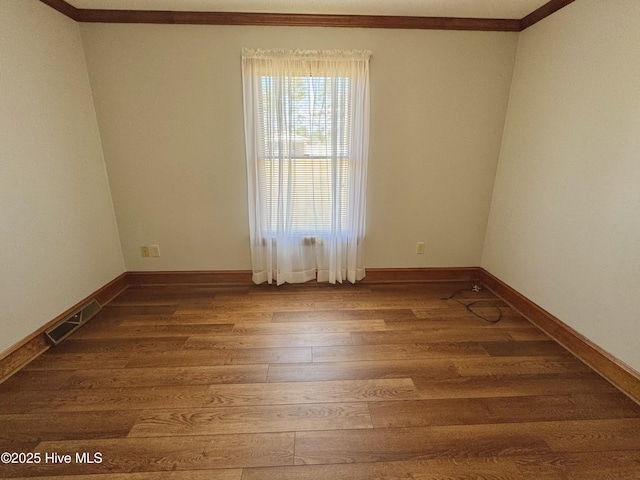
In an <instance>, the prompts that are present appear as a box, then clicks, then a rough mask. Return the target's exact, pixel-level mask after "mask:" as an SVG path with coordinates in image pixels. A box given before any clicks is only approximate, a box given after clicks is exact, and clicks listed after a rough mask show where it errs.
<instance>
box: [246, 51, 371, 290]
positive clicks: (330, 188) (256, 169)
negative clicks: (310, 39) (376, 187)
mask: <svg viewBox="0 0 640 480" xmlns="http://www.w3.org/2000/svg"><path fill="white" fill-rule="evenodd" d="M370 56H371V52H369V51H343V50H330V51H316V50H314V51H299V50H297V51H289V50H251V49H243V51H242V75H243V95H244V123H245V141H246V152H247V176H248V186H249V225H250V236H251V261H252V270H253V281H254V282H255V283H262V282H269V283H272V282H274V281H275V282H276V283H277V284H278V285H280V284H282V283H285V282H288V283H298V282H306V281H308V280H312V279H317V280H318V281H328V282H331V283H336V282H339V283H342V281H343V280H348V281H350V282H352V283H353V282H356V281H357V280H361V279H362V278H363V277H364V275H365V270H364V256H363V243H364V229H365V204H366V183H367V156H368V141H369V58H370Z"/></svg>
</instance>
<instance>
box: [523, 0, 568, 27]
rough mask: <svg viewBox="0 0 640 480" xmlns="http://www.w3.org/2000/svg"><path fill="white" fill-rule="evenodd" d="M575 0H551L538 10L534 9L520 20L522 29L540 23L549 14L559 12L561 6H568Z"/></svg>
mask: <svg viewBox="0 0 640 480" xmlns="http://www.w3.org/2000/svg"><path fill="white" fill-rule="evenodd" d="M574 1H575V0H551V1H550V2H547V3H545V4H544V5H542V6H541V7H540V8H538V9H537V10H534V11H533V12H531V13H530V14H529V15H527V16H526V17H524V18H523V19H522V20H520V30H526V29H527V28H529V27H530V26H531V25H534V24H536V23H538V22H539V21H540V20H542V19H543V18H547V17H548V16H549V15H551V14H553V13H555V12H557V11H558V10H560V9H561V8H564V7H566V6H567V5H569V4H570V3H573V2H574Z"/></svg>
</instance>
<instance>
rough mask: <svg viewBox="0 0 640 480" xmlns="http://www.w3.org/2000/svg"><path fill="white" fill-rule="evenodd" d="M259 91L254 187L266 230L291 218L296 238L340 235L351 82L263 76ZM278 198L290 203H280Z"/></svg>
mask: <svg viewBox="0 0 640 480" xmlns="http://www.w3.org/2000/svg"><path fill="white" fill-rule="evenodd" d="M260 87H261V88H260V90H259V92H258V100H257V102H258V109H259V119H260V122H259V128H260V130H261V132H259V134H260V137H261V138H260V140H261V142H260V143H261V145H260V152H259V160H258V161H259V166H258V172H259V178H258V181H259V182H261V183H263V188H261V189H260V191H261V193H262V198H261V199H260V201H261V202H263V203H264V205H265V206H266V210H267V220H266V221H267V228H268V229H269V230H270V231H272V232H275V231H276V230H277V225H278V222H279V220H282V219H286V218H289V217H290V220H291V231H292V233H294V234H296V235H300V236H305V237H315V236H322V235H327V234H329V233H330V232H332V231H335V232H340V233H342V234H344V233H345V232H346V229H347V204H348V200H349V197H348V194H347V193H348V185H349V157H350V152H349V147H350V137H351V135H350V133H351V122H350V98H349V79H348V78H345V77H335V78H332V77H329V76H322V77H313V76H305V77H300V76H297V77H293V76H292V77H285V78H283V79H278V78H274V77H273V76H262V77H261V82H260ZM279 103H281V104H282V106H283V108H284V112H281V111H280V108H279V106H278V105H279ZM280 113H282V115H280ZM283 158H285V159H286V161H281V159H283ZM282 198H290V200H291V201H289V202H282V201H281V199H282ZM336 213H337V214H336Z"/></svg>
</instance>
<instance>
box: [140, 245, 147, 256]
mask: <svg viewBox="0 0 640 480" xmlns="http://www.w3.org/2000/svg"><path fill="white" fill-rule="evenodd" d="M140 254H141V255H142V256H143V257H148V256H149V247H147V246H146V245H142V246H141V247H140Z"/></svg>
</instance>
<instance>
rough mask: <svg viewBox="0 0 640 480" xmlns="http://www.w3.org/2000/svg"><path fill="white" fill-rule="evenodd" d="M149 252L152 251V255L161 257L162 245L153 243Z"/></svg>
mask: <svg viewBox="0 0 640 480" xmlns="http://www.w3.org/2000/svg"><path fill="white" fill-rule="evenodd" d="M149 252H150V253H151V256H152V257H159V256H160V247H159V246H158V245H151V246H150V247H149Z"/></svg>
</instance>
